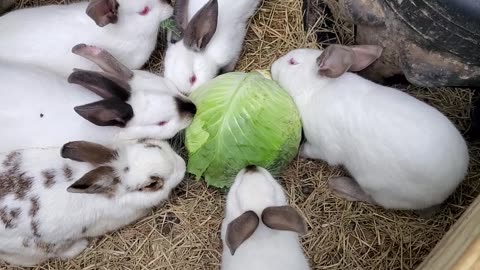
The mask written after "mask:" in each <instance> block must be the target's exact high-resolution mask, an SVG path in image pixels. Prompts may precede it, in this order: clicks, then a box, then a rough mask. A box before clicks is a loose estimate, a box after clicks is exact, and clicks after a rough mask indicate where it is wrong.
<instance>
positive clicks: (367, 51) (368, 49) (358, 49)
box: [350, 45, 383, 71]
mask: <svg viewBox="0 0 480 270" xmlns="http://www.w3.org/2000/svg"><path fill="white" fill-rule="evenodd" d="M350 48H351V49H352V50H353V52H354V53H355V60H354V61H353V64H352V66H351V67H350V71H360V70H362V69H364V68H366V67H368V66H369V65H371V64H372V63H373V62H375V60H377V59H378V58H379V57H380V56H381V55H382V51H383V48H382V47H381V46H377V45H355V46H350Z"/></svg>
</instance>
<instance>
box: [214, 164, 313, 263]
mask: <svg viewBox="0 0 480 270" xmlns="http://www.w3.org/2000/svg"><path fill="white" fill-rule="evenodd" d="M257 169H258V171H257V172H246V171H245V169H243V170H242V171H240V172H239V173H238V175H237V177H236V178H235V182H234V184H233V185H232V187H231V188H230V191H229V192H228V197H227V205H226V210H225V219H224V220H223V223H222V228H221V237H222V241H223V255H222V266H221V269H222V270H244V269H248V270H269V269H271V270H291V269H295V270H307V269H310V268H309V265H308V260H307V258H306V257H305V255H304V254H303V250H302V246H301V244H300V241H299V238H298V234H297V233H295V232H290V231H280V230H272V229H270V228H268V227H267V226H265V224H263V223H262V222H261V221H260V223H259V225H258V228H257V229H256V231H255V232H254V233H253V234H252V235H251V236H250V237H249V238H248V239H247V240H245V242H243V243H242V244H241V245H240V247H238V249H237V250H236V251H235V255H233V256H232V255H231V253H230V250H229V248H228V247H227V245H226V242H225V239H226V238H225V236H226V231H227V226H228V224H229V223H230V222H231V221H232V220H234V219H235V218H237V217H239V216H240V215H241V214H243V213H244V212H246V211H249V210H252V211H254V212H255V213H256V214H257V215H258V216H259V217H260V216H261V214H262V212H263V210H264V209H265V208H267V207H270V206H283V205H287V198H286V196H285V193H284V192H283V190H282V187H281V186H280V184H278V183H277V181H276V180H275V179H274V178H273V177H272V175H271V174H270V173H269V172H268V171H267V170H265V169H264V168H260V167H258V168H257Z"/></svg>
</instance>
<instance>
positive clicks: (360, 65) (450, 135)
mask: <svg viewBox="0 0 480 270" xmlns="http://www.w3.org/2000/svg"><path fill="white" fill-rule="evenodd" d="M382 50H383V48H382V47H380V46H376V45H356V46H344V45H330V46H328V47H327V48H326V49H325V50H323V51H322V50H317V49H306V48H301V49H295V50H292V51H290V52H288V53H287V54H286V55H284V56H281V57H280V58H278V59H277V60H276V61H274V62H273V64H272V66H271V74H272V78H273V79H274V80H276V81H277V82H278V83H279V84H280V86H282V87H283V88H284V89H285V90H286V91H287V92H288V93H289V94H290V95H291V96H292V98H293V99H294V101H295V103H296V105H297V107H298V109H299V112H300V117H301V119H302V124H303V131H304V135H305V139H306V142H305V143H303V144H302V146H301V148H300V156H301V157H303V158H311V159H320V160H324V161H326V162H327V163H328V164H329V165H343V166H344V167H345V168H346V169H347V171H348V172H349V174H350V175H351V177H333V178H331V179H329V180H328V186H329V188H330V190H331V191H333V192H334V193H335V194H337V195H339V196H340V197H343V198H345V199H347V200H349V201H362V202H366V203H370V204H375V205H378V206H381V207H384V208H385V209H397V210H414V211H415V212H417V214H419V215H421V216H423V217H428V216H431V215H433V214H435V213H436V212H438V210H439V208H440V206H441V204H442V203H443V202H444V201H445V200H446V199H447V197H449V195H450V194H452V193H453V191H454V190H455V189H456V187H457V186H458V185H459V183H460V182H461V181H462V180H463V179H464V177H465V176H466V173H467V170H468V163H469V154H468V148H467V145H466V142H465V140H464V138H463V137H462V135H461V134H460V132H459V131H458V130H457V128H456V127H455V126H454V125H453V123H452V122H451V121H450V120H449V119H448V118H447V117H445V116H444V115H443V114H442V113H441V112H439V111H438V110H437V109H435V108H433V107H431V106H429V105H427V104H426V103H424V102H422V101H420V100H418V99H416V98H414V97H412V96H410V95H408V94H407V93H405V92H402V91H400V90H398V89H394V88H390V87H387V86H382V85H379V84H376V83H374V82H372V81H369V80H367V79H364V78H362V77H360V76H359V75H357V74H355V73H352V72H355V71H360V70H362V69H364V68H366V67H367V66H369V65H370V64H371V63H373V62H374V61H375V60H376V59H378V57H379V56H380V55H381V53H382ZM349 71H351V72H349Z"/></svg>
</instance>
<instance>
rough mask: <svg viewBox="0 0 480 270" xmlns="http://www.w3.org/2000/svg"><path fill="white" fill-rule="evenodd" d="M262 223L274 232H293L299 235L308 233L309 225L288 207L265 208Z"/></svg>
mask: <svg viewBox="0 0 480 270" xmlns="http://www.w3.org/2000/svg"><path fill="white" fill-rule="evenodd" d="M262 222H263V223H264V224H265V225H266V226H267V227H269V228H270V229H274V230H282V231H293V232H297V233H299V234H305V233H306V232H307V225H306V224H305V221H304V220H303V218H302V217H301V216H300V214H299V213H298V212H297V211H296V210H295V209H293V207H291V206H288V205H285V206H272V207H267V208H265V210H263V212H262Z"/></svg>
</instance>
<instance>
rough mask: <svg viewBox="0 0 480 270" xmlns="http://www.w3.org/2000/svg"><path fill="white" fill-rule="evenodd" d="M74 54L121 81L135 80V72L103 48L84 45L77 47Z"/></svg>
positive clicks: (73, 51) (73, 50) (73, 49)
mask: <svg viewBox="0 0 480 270" xmlns="http://www.w3.org/2000/svg"><path fill="white" fill-rule="evenodd" d="M72 53H74V54H76V55H79V56H82V57H84V58H86V59H88V60H90V61H92V62H94V63H95V64H97V65H98V66H99V67H100V68H101V69H102V70H103V71H105V72H107V73H109V74H112V75H113V76H115V77H116V78H117V79H119V80H123V81H129V80H130V79H131V78H133V72H132V71H131V70H130V69H129V68H128V67H126V66H125V65H124V64H122V63H121V62H120V61H118V60H117V59H116V58H115V57H114V56H113V55H112V54H110V53H109V52H108V51H106V50H104V49H102V48H99V47H96V46H92V45H86V44H83V43H82V44H77V45H75V46H74V47H73V48H72Z"/></svg>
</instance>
